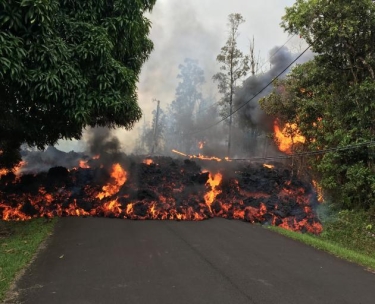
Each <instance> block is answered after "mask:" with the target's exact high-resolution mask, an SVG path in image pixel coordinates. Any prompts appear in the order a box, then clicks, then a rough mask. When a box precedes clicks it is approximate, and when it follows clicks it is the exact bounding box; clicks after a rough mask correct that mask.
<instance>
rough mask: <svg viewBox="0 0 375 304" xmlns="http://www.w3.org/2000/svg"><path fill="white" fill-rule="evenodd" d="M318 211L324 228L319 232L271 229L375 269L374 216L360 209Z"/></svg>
mask: <svg viewBox="0 0 375 304" xmlns="http://www.w3.org/2000/svg"><path fill="white" fill-rule="evenodd" d="M322 209H324V212H320V216H321V219H322V222H323V226H324V230H323V232H322V233H321V234H320V235H311V234H302V233H297V232H293V231H289V230H285V229H282V228H278V227H270V229H271V230H273V231H276V232H278V233H280V234H283V235H285V236H287V237H290V238H292V239H295V240H297V241H301V242H303V243H305V244H308V245H310V246H312V247H315V248H317V249H320V250H323V251H326V252H329V253H331V254H333V255H335V256H337V257H340V258H343V259H345V260H348V261H351V262H354V263H357V264H360V265H362V266H365V267H367V268H369V269H371V270H375V219H374V218H371V217H370V216H369V215H368V213H367V212H366V211H364V210H351V211H349V210H342V211H338V212H333V211H327V210H326V209H327V208H325V207H324V206H323V208H322Z"/></svg>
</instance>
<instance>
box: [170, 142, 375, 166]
mask: <svg viewBox="0 0 375 304" xmlns="http://www.w3.org/2000/svg"><path fill="white" fill-rule="evenodd" d="M365 146H367V147H371V146H375V141H366V142H363V143H358V144H353V145H347V146H345V147H339V148H328V149H323V150H316V151H309V152H301V153H294V154H289V155H280V156H255V157H251V158H224V159H220V158H217V157H209V156H203V157H202V156H200V157H199V156H194V155H188V154H185V153H182V152H179V151H173V152H174V153H177V154H180V155H182V156H188V157H191V158H197V159H202V160H216V161H222V160H226V161H256V160H279V159H289V158H293V157H302V156H313V155H319V154H325V153H329V152H336V151H347V150H352V149H356V148H361V147H365Z"/></svg>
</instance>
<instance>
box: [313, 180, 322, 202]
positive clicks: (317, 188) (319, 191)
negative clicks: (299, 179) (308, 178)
mask: <svg viewBox="0 0 375 304" xmlns="http://www.w3.org/2000/svg"><path fill="white" fill-rule="evenodd" d="M312 184H313V186H314V189H315V191H316V194H317V198H318V202H319V203H323V202H324V197H323V188H322V186H320V185H319V183H318V182H317V181H316V180H312Z"/></svg>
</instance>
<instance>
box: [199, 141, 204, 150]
mask: <svg viewBox="0 0 375 304" xmlns="http://www.w3.org/2000/svg"><path fill="white" fill-rule="evenodd" d="M204 144H205V142H204V141H200V142H199V143H198V147H199V149H203V147H204Z"/></svg>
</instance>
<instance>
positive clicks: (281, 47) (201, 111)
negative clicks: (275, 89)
mask: <svg viewBox="0 0 375 304" xmlns="http://www.w3.org/2000/svg"><path fill="white" fill-rule="evenodd" d="M294 36H296V34H293V35H292V36H290V37H289V38H288V40H287V41H286V42H285V43H284V44H283V45H282V46H280V47H279V48H278V49H277V50H276V52H274V53H273V54H272V55H271V56H270V57H269V58H268V60H267V61H266V62H264V63H263V64H262V65H261V66H260V67H258V68H257V70H256V71H255V74H258V72H259V71H260V70H261V69H262V68H263V67H264V66H265V65H266V64H267V63H269V62H270V61H271V59H272V58H273V57H275V55H276V54H277V53H278V52H280V51H281V50H282V49H283V48H284V46H285V45H287V44H288V42H289V41H290V40H292V38H293V37H294ZM219 103H220V101H217V102H215V103H213V104H212V105H210V106H208V107H206V108H204V109H202V110H200V111H198V112H197V114H199V113H203V112H205V111H206V110H208V109H210V108H212V107H214V106H216V105H218V104H219Z"/></svg>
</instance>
